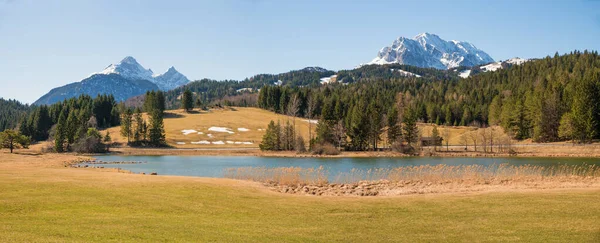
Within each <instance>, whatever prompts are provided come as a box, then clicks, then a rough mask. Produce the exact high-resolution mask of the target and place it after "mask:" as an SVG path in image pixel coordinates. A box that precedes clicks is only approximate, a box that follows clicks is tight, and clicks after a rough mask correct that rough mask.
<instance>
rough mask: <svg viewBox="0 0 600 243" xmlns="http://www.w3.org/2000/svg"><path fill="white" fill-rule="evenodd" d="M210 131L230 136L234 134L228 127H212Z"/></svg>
mask: <svg viewBox="0 0 600 243" xmlns="http://www.w3.org/2000/svg"><path fill="white" fill-rule="evenodd" d="M208 130H209V131H212V132H226V133H229V134H233V133H234V132H233V131H231V129H229V128H226V127H210V128H208Z"/></svg>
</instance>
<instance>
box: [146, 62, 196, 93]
mask: <svg viewBox="0 0 600 243" xmlns="http://www.w3.org/2000/svg"><path fill="white" fill-rule="evenodd" d="M153 78H154V83H155V84H156V85H158V87H159V88H160V89H161V90H171V89H174V88H177V87H179V86H182V85H185V84H187V83H189V82H190V80H189V79H188V78H187V77H186V76H185V75H183V74H181V73H180V72H178V71H177V70H176V69H175V67H170V68H169V70H167V72H165V73H163V74H160V75H155V76H153Z"/></svg>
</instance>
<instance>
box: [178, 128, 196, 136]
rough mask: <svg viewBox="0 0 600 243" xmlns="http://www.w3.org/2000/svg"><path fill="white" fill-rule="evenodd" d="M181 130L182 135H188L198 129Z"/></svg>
mask: <svg viewBox="0 0 600 243" xmlns="http://www.w3.org/2000/svg"><path fill="white" fill-rule="evenodd" d="M181 132H182V133H183V135H189V134H192V133H197V132H198V131H196V130H194V129H184V130H181Z"/></svg>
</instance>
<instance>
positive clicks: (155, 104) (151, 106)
mask: <svg viewBox="0 0 600 243" xmlns="http://www.w3.org/2000/svg"><path fill="white" fill-rule="evenodd" d="M188 95H189V94H188ZM186 96H187V95H186ZM142 107H143V110H144V111H145V112H146V114H147V117H148V120H149V121H146V119H145V118H144V117H143V114H142V109H140V108H139V107H137V108H135V109H133V108H131V107H125V106H124V105H123V107H122V110H123V112H122V114H121V136H123V137H126V138H127V143H128V144H129V145H133V146H152V147H163V146H166V145H167V143H166V141H165V128H164V122H163V119H164V111H165V95H164V93H163V92H161V91H148V92H147V93H146V98H145V99H144V104H143V105H142Z"/></svg>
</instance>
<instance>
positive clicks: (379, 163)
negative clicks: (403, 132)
mask: <svg viewBox="0 0 600 243" xmlns="http://www.w3.org/2000/svg"><path fill="white" fill-rule="evenodd" d="M96 158H97V159H98V160H99V161H106V162H110V161H140V162H145V163H141V164H103V165H101V166H104V167H109V168H121V169H125V170H130V171H132V172H135V173H139V172H145V173H151V172H157V173H158V174H159V175H182V176H200V177H223V174H224V171H225V169H227V168H238V167H290V166H293V167H302V168H318V167H319V166H323V167H324V168H325V169H327V170H328V171H329V174H330V177H333V176H334V175H338V174H340V173H345V172H350V171H351V170H352V169H363V170H368V169H374V168H395V167H401V166H418V165H427V164H429V165H437V164H447V165H472V164H477V165H494V164H496V165H497V164H502V163H508V164H512V165H525V164H530V165H540V166H553V165H559V164H570V165H581V164H588V165H591V164H596V165H599V166H600V159H598V158H438V157H415V158H272V157H236V156H116V155H109V156H96Z"/></svg>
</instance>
